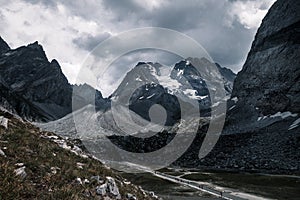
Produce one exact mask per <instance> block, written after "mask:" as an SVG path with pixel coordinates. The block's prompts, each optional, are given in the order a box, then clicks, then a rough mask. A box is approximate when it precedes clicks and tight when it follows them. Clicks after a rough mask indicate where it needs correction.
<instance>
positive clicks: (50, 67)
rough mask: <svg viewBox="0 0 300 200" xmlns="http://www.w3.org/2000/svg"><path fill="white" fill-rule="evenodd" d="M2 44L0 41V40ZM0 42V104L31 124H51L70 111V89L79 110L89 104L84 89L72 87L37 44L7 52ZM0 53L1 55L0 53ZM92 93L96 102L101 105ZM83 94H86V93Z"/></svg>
mask: <svg viewBox="0 0 300 200" xmlns="http://www.w3.org/2000/svg"><path fill="white" fill-rule="evenodd" d="M1 40H2V39H1ZM1 40H0V51H5V53H2V54H0V104H1V105H2V106H4V107H5V108H7V109H8V110H11V111H13V112H14V113H16V114H18V115H19V116H21V117H23V118H26V119H28V120H31V121H51V120H55V119H59V118H61V117H63V116H65V115H66V114H68V113H70V112H71V111H72V92H73V87H74V88H76V90H77V91H81V92H80V93H78V94H77V98H76V100H78V101H80V104H78V105H81V106H85V105H87V104H89V103H90V102H91V101H90V99H87V97H86V95H85V93H86V92H87V91H89V92H90V91H91V87H89V86H87V85H81V86H72V85H70V84H69V83H68V80H67V79H66V77H65V76H64V74H63V73H62V71H61V67H60V65H59V63H58V62H57V61H56V60H52V61H51V62H49V61H48V59H47V57H46V54H45V52H44V50H43V48H42V46H41V45H39V44H38V43H37V42H35V43H33V44H30V45H28V46H22V47H19V48H17V49H13V50H10V49H9V47H8V46H7V45H5V44H6V43H5V42H1ZM0 53H1V52H0ZM93 91H94V92H95V98H97V100H96V102H98V101H99V102H98V103H99V104H100V105H101V104H104V103H103V102H104V101H105V100H104V99H103V98H102V95H101V93H100V92H96V91H95V90H94V89H93ZM89 92H87V93H89Z"/></svg>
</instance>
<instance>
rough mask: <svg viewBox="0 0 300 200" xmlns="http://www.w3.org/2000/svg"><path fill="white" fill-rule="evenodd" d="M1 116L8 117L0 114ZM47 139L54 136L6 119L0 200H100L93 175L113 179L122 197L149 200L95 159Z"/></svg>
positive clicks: (0, 136) (0, 133)
mask: <svg viewBox="0 0 300 200" xmlns="http://www.w3.org/2000/svg"><path fill="white" fill-rule="evenodd" d="M4 114H5V115H6V116H7V113H1V112H0V115H4ZM45 136H47V137H45ZM48 136H54V137H55V135H54V134H53V133H49V132H43V131H40V129H39V128H37V127H35V126H33V125H32V124H30V123H27V122H21V121H19V120H18V119H16V118H14V117H13V116H9V128H8V129H5V128H4V127H0V149H1V150H3V152H4V153H5V156H1V155H0V200H2V199H5V200H7V199H94V198H97V199H99V196H97V194H96V187H97V186H98V185H99V183H98V182H97V181H93V180H92V179H91V177H92V176H99V177H101V179H103V180H105V178H106V177H107V176H110V177H113V178H114V179H115V181H116V183H117V186H118V188H119V191H120V194H121V196H122V197H123V198H124V197H125V195H126V194H127V193H131V194H134V195H135V196H136V197H137V198H138V199H152V198H151V197H149V196H145V195H144V193H143V191H142V190H141V189H139V187H137V186H135V185H133V184H124V182H125V179H124V178H123V177H122V176H120V174H118V173H117V172H116V171H113V170H111V169H109V168H107V167H106V166H104V165H103V164H102V163H100V162H99V161H98V160H95V159H93V158H91V157H88V156H86V157H83V156H80V155H76V154H75V153H73V152H71V151H69V150H67V149H63V148H61V147H60V146H59V145H58V144H56V143H55V142H54V141H53V140H51V139H49V137H48ZM56 137H57V136H56ZM60 139H61V138H60ZM20 166H24V167H25V172H26V176H25V177H24V178H22V177H21V176H17V175H16V172H15V170H16V169H18V168H20ZM77 178H80V179H81V180H82V181H83V180H85V179H87V180H89V183H80V182H79V181H76V179H77Z"/></svg>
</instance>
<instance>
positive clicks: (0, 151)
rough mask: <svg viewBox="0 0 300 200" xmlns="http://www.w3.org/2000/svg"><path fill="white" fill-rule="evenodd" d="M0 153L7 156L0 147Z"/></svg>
mask: <svg viewBox="0 0 300 200" xmlns="http://www.w3.org/2000/svg"><path fill="white" fill-rule="evenodd" d="M0 155H1V156H4V157H6V155H5V153H4V152H3V151H2V149H0Z"/></svg>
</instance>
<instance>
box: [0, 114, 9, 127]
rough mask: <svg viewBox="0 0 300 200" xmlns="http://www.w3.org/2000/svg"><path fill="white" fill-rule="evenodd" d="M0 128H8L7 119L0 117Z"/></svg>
mask: <svg viewBox="0 0 300 200" xmlns="http://www.w3.org/2000/svg"><path fill="white" fill-rule="evenodd" d="M0 126H3V127H4V128H6V129H7V128H8V119H7V118H5V117H3V116H0Z"/></svg>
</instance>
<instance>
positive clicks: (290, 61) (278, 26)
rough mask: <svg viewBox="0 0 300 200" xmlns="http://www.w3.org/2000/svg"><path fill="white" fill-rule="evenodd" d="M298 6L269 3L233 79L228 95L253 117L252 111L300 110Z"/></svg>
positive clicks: (290, 0)
mask: <svg viewBox="0 0 300 200" xmlns="http://www.w3.org/2000/svg"><path fill="white" fill-rule="evenodd" d="M299 10H300V2H299V1H295V0H286V1H283V0H278V1H277V2H276V3H275V4H274V5H273V6H272V7H271V9H270V10H269V12H268V14H267V15H266V17H265V18H264V19H263V22H262V24H261V26H260V28H259V29H258V32H257V34H256V36H255V40H254V42H253V44H252V47H251V50H250V52H249V55H248V58H247V60H246V63H245V64H244V67H243V69H242V71H241V72H239V73H238V76H237V78H236V79H235V82H234V88H233V92H232V97H237V98H238V103H237V105H238V107H239V108H240V109H243V110H245V111H246V113H249V112H250V113H251V115H252V117H254V118H255V117H257V114H254V113H256V112H257V113H258V114H260V115H269V114H275V113H277V112H285V111H290V112H292V113H299V112H300V67H299V66H300V53H299V52H300V31H299V30H300V11H299ZM242 107H244V108H242ZM255 110H257V111H256V112H255ZM238 118H240V116H238ZM244 118H245V117H244ZM256 119H257V118H256Z"/></svg>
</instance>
